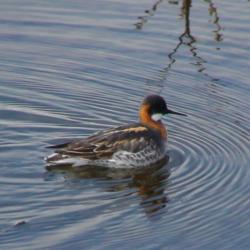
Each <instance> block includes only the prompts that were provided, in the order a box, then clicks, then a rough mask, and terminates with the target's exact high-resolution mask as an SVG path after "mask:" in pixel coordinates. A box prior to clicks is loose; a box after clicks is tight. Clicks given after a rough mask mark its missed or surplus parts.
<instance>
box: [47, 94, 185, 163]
mask: <svg viewBox="0 0 250 250" xmlns="http://www.w3.org/2000/svg"><path fill="white" fill-rule="evenodd" d="M165 114H176V115H184V116H185V114H182V113H178V112H175V111H172V110H170V109H168V107H167V104H166V102H165V100H164V99H163V97H161V96H159V95H149V96H147V97H146V98H145V99H144V100H143V102H142V104H141V106H140V109H139V119H140V121H139V122H138V123H133V124H128V125H122V126H119V127H116V128H111V129H108V130H104V131H101V132H97V133H95V134H93V135H91V136H89V137H86V138H83V139H76V140H73V141H71V142H68V143H64V144H59V145H55V146H50V147H49V148H53V149H55V152H54V153H53V154H52V155H50V156H48V157H47V158H46V162H47V166H50V167H53V166H58V165H71V166H72V167H80V166H84V165H88V166H90V165H95V166H103V167H115V168H137V167H147V166H150V165H152V164H155V163H157V162H159V161H161V160H163V159H164V158H165V157H166V148H167V129H166V127H165V126H164V125H163V123H162V117H163V115H165Z"/></svg>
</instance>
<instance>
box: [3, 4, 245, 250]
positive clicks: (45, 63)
mask: <svg viewBox="0 0 250 250" xmlns="http://www.w3.org/2000/svg"><path fill="white" fill-rule="evenodd" d="M0 7H1V8H0V71H1V74H0V128H1V129H0V142H1V144H0V160H1V175H0V183H1V189H0V196H1V199H0V222H1V223H0V248H1V249H25V250H27V249H150V250H151V249H166V250H169V249H171V250H172V249H177V250H178V249H249V245H250V238H249V234H250V200H249V193H250V185H249V181H250V168H249V160H250V152H249V148H250V145H249V118H250V108H249V95H250V78H249V68H250V60H249V58H250V25H249V23H250V14H249V13H250V2H249V1H247V0H241V1H233V0H230V1H228V0H223V1H209V0H207V1H193V3H192V7H190V6H189V1H152V0H140V1H132V0H129V1H121V0H119V1H113V0H111V1H106V0H103V1H84V0H82V1H80V0H79V1H65V0H60V1H49V0H47V1H35V0H23V1H17V0H6V1H1V2H0ZM149 93H158V94H161V95H162V96H164V97H165V98H166V100H167V101H168V104H169V107H170V108H173V109H175V110H176V111H179V112H183V113H186V114H188V117H187V118H185V117H166V118H165V119H164V122H165V123H166V124H167V125H168V129H169V153H168V154H169V156H170V158H169V163H168V164H166V165H164V166H162V167H155V168H153V169H151V170H147V171H146V170H145V171H141V172H136V173H126V172H117V171H116V172H114V171H104V170H103V171H96V172H91V171H87V170H86V171H82V172H77V173H76V172H71V171H65V172H48V171H46V169H45V166H44V161H43V157H44V156H46V155H47V154H49V153H51V151H50V150H48V149H46V148H45V147H46V146H48V145H49V144H51V143H54V142H56V141H57V140H59V139H62V140H63V139H65V138H74V137H81V136H87V135H89V134H91V133H92V132H94V131H97V130H99V129H103V128H107V127H110V126H114V125H118V124H123V123H127V122H130V121H136V120H137V108H138V105H139V104H140V102H141V100H142V98H143V97H144V96H145V95H147V94H149Z"/></svg>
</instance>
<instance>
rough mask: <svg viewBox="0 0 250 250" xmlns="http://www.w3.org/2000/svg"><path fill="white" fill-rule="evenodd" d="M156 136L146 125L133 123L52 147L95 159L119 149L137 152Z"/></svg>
mask: <svg viewBox="0 0 250 250" xmlns="http://www.w3.org/2000/svg"><path fill="white" fill-rule="evenodd" d="M156 136H157V134H155V133H154V132H153V131H152V130H151V129H149V128H148V127H146V126H144V125H141V124H133V125H130V126H121V127H118V128H115V129H110V130H106V131H103V132H99V133H97V134H94V135H92V136H90V137H88V138H85V139H80V140H75V141H73V142H71V143H68V144H64V145H57V146H54V148H56V151H55V152H56V153H59V154H64V155H68V156H80V157H83V158H85V159H90V160H96V159H100V158H102V159H103V158H109V157H111V156H112V155H113V154H114V153H115V152H117V151H120V150H125V151H128V152H138V151H140V150H141V149H142V148H143V147H145V145H147V144H148V143H150V144H151V145H152V144H153V143H155V141H157V140H154V137H156Z"/></svg>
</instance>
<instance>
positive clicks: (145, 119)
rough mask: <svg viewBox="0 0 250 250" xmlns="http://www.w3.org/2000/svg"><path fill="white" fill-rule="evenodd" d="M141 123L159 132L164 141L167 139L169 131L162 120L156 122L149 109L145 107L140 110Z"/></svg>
mask: <svg viewBox="0 0 250 250" xmlns="http://www.w3.org/2000/svg"><path fill="white" fill-rule="evenodd" d="M139 116H140V122H141V123H143V124H145V125H146V126H148V127H150V128H152V129H154V130H156V131H158V132H159V133H160V134H161V136H162V137H163V138H164V139H167V130H166V128H165V126H164V125H163V123H162V122H161V120H159V121H154V120H153V119H152V117H151V115H150V113H149V107H148V106H147V105H144V106H142V107H141V109H140V114H139Z"/></svg>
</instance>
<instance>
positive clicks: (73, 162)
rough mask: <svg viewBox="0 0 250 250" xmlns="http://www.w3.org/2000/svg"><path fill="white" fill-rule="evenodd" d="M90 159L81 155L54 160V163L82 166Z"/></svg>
mask: <svg viewBox="0 0 250 250" xmlns="http://www.w3.org/2000/svg"><path fill="white" fill-rule="evenodd" d="M88 162H89V160H87V159H84V158H79V157H71V158H65V159H61V160H58V161H54V162H53V164H56V165H61V164H69V165H72V167H80V166H83V165H87V164H88Z"/></svg>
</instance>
